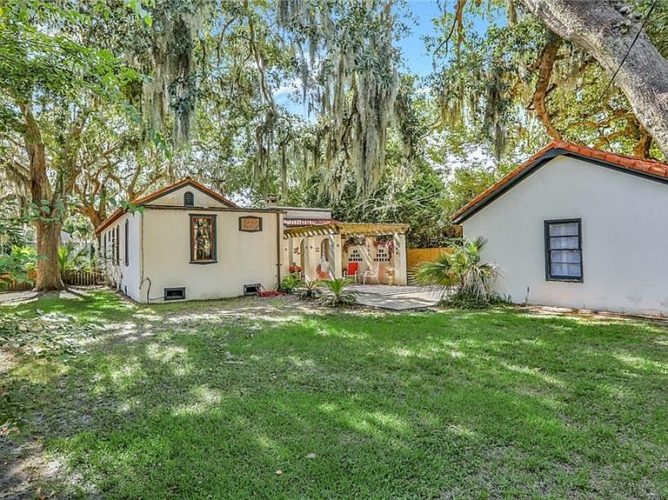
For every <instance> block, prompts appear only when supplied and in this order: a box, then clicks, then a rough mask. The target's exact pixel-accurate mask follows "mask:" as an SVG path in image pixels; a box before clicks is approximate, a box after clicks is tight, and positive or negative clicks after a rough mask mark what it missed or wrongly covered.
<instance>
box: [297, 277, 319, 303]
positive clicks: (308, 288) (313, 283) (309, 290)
mask: <svg viewBox="0 0 668 500" xmlns="http://www.w3.org/2000/svg"><path fill="white" fill-rule="evenodd" d="M320 284H321V282H320V280H304V281H302V282H301V284H300V285H299V287H298V288H297V292H298V293H299V297H300V298H302V299H305V300H309V299H317V298H318V297H320V296H321V295H322V292H321V291H320V289H319V288H318V286H320Z"/></svg>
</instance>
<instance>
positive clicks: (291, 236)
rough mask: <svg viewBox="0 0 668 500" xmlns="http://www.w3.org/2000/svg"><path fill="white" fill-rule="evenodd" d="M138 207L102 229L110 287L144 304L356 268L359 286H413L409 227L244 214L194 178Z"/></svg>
mask: <svg viewBox="0 0 668 500" xmlns="http://www.w3.org/2000/svg"><path fill="white" fill-rule="evenodd" d="M130 206H131V207H132V209H130V208H129V207H126V208H122V209H118V210H116V211H115V212H114V213H113V214H112V215H111V216H110V217H109V218H107V219H106V220H105V221H104V222H103V223H102V224H101V225H100V226H99V227H98V228H96V231H95V232H96V235H97V238H98V248H99V254H100V257H101V261H102V263H103V272H104V273H105V275H106V277H107V280H108V281H109V283H110V284H111V285H112V286H114V287H115V288H117V289H118V290H120V291H121V292H123V293H124V294H126V295H127V296H129V297H130V298H132V299H134V300H136V301H138V302H144V303H147V302H162V301H170V300H201V299H215V298H222V297H236V296H240V295H244V294H245V293H248V292H256V291H257V290H258V288H261V289H264V290H273V289H276V288H277V287H278V285H279V283H280V282H281V278H282V277H284V276H286V275H287V274H288V273H299V274H301V275H302V276H303V277H304V278H306V279H327V278H337V277H341V276H344V275H346V274H348V273H350V272H351V271H352V270H353V269H354V270H355V276H354V277H355V278H359V281H362V280H366V279H368V280H369V282H373V283H389V284H398V285H401V284H406V259H405V255H406V248H405V247H406V243H405V232H406V231H407V229H408V226H407V225H403V224H349V223H341V222H338V221H334V220H333V219H331V213H330V211H329V210H325V209H307V208H283V207H268V208H242V207H239V206H237V205H236V204H234V203H233V202H231V201H230V200H228V199H227V198H225V197H224V196H222V195H221V194H219V193H216V192H215V191H213V190H211V189H209V188H207V187H206V186H204V185H202V184H200V183H198V182H196V181H194V180H193V179H190V178H186V179H184V180H182V181H180V182H176V183H174V184H171V185H169V186H167V187H165V188H163V189H160V190H158V191H156V192H154V193H151V194H149V195H147V196H144V197H141V198H139V199H136V200H133V202H132V204H131V205H130ZM288 216H289V217H288ZM347 242H348V243H347ZM350 242H352V243H357V244H359V247H358V248H357V249H353V248H352V247H351V246H350V244H349V243H350ZM353 250H354V251H353ZM357 257H359V262H358V261H357V260H356V258H357ZM295 260H297V261H298V262H299V265H298V264H296V263H295ZM352 261H355V262H354V263H353V262H352ZM297 268H298V269H297Z"/></svg>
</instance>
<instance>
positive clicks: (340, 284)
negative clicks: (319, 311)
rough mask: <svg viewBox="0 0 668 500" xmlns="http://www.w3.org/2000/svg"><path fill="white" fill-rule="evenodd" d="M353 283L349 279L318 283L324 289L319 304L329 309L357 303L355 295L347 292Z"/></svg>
mask: <svg viewBox="0 0 668 500" xmlns="http://www.w3.org/2000/svg"><path fill="white" fill-rule="evenodd" d="M352 282H353V280H351V279H350V278H335V279H331V280H323V281H321V282H320V283H321V284H322V285H323V286H324V287H325V289H326V290H325V293H324V294H323V295H322V297H320V303H321V304H323V305H326V306H330V307H341V306H347V305H351V304H354V303H355V302H357V299H356V297H355V293H354V292H351V291H350V290H348V286H349V285H350V284H351V283H352Z"/></svg>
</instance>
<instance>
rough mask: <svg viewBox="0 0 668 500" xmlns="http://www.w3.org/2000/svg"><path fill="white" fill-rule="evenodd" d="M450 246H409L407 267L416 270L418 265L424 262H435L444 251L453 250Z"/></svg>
mask: <svg viewBox="0 0 668 500" xmlns="http://www.w3.org/2000/svg"><path fill="white" fill-rule="evenodd" d="M451 251H452V249H451V248H449V247H441V248H409V249H408V251H407V252H406V267H407V268H408V270H409V271H414V270H415V268H416V267H417V266H419V265H420V264H422V263H423V262H433V261H435V260H437V259H438V257H439V256H440V255H441V254H442V253H443V252H451Z"/></svg>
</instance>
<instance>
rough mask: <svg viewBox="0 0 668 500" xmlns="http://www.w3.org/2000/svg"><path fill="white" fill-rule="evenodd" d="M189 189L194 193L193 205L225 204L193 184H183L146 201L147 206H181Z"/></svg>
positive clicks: (215, 205) (222, 205)
mask: <svg viewBox="0 0 668 500" xmlns="http://www.w3.org/2000/svg"><path fill="white" fill-rule="evenodd" d="M187 191H190V192H191V193H192V194H193V195H194V200H195V203H194V206H195V207H218V208H222V207H226V206H227V205H225V204H223V203H221V202H220V201H218V200H216V199H215V198H212V197H211V196H209V195H208V194H206V193H204V192H202V191H200V190H199V189H196V188H195V187H193V186H183V187H180V188H179V189H177V190H175V191H172V192H171V193H167V194H164V195H162V196H160V197H159V198H156V199H155V200H153V201H151V202H149V203H147V205H148V206H151V205H170V206H178V207H182V206H183V195H184V194H185V193H186V192H187Z"/></svg>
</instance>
